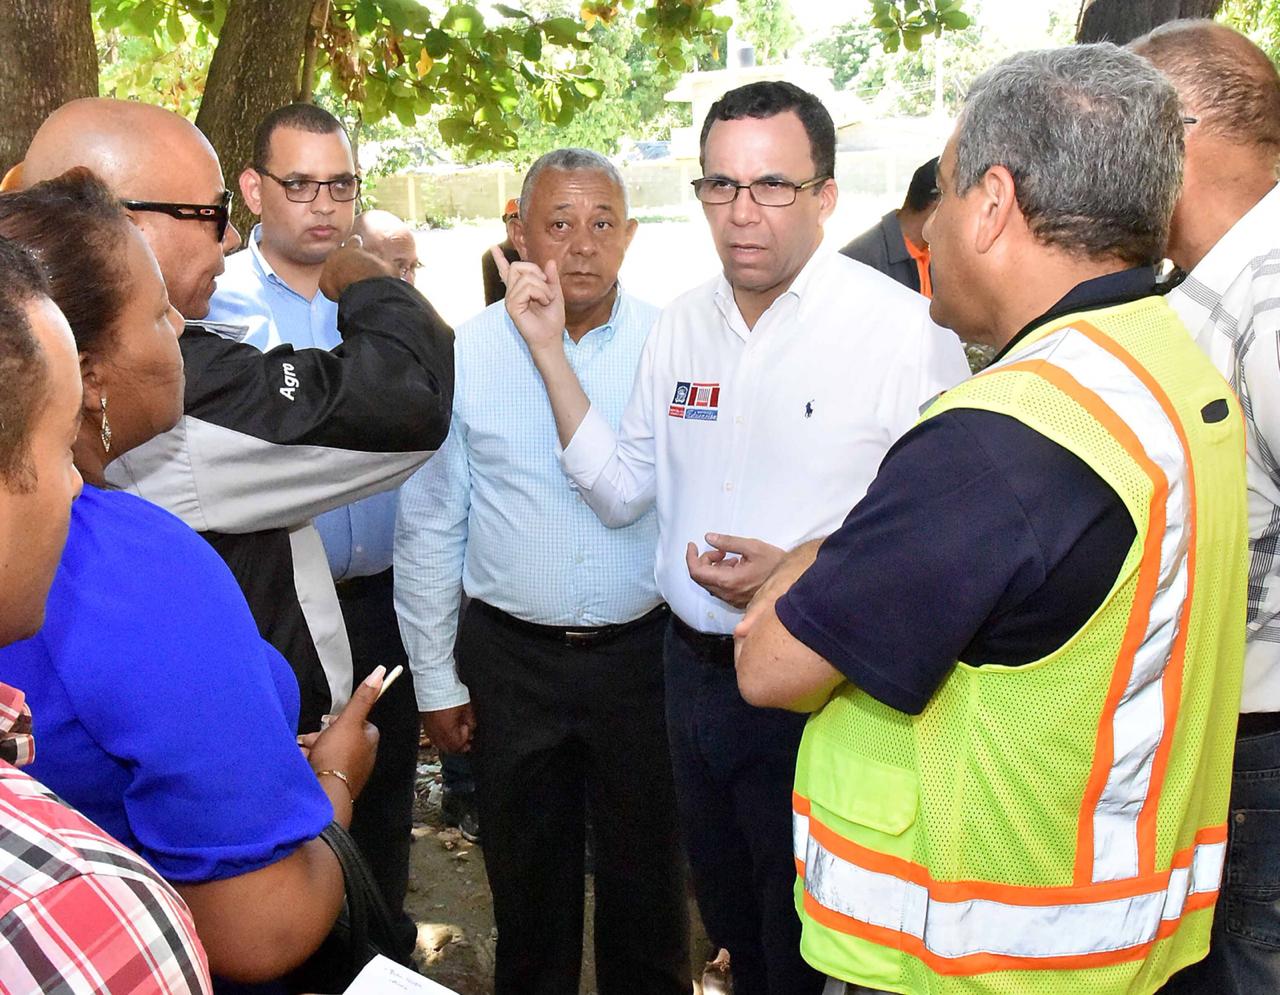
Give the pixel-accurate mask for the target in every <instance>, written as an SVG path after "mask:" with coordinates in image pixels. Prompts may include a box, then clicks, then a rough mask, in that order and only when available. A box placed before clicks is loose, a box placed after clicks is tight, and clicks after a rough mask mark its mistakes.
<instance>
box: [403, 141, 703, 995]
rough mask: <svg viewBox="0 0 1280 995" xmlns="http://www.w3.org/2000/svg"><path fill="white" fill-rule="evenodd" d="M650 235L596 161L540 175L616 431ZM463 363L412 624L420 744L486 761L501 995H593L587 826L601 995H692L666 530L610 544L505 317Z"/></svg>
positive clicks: (426, 474)
mask: <svg viewBox="0 0 1280 995" xmlns="http://www.w3.org/2000/svg"><path fill="white" fill-rule="evenodd" d="M635 227H636V222H635V221H633V220H628V215H627V207H626V192H625V188H624V186H623V182H622V178H621V176H619V174H618V172H617V170H616V169H615V168H614V167H613V166H612V165H611V164H610V163H609V162H608V160H606V159H604V158H603V157H601V156H600V155H598V154H596V153H594V152H587V151H585V150H581V149H561V150H558V151H556V152H552V153H548V154H547V155H546V156H544V157H542V158H541V159H539V160H538V161H537V162H536V163H534V165H533V166H532V167H531V168H530V170H529V173H528V175H527V176H526V177H525V181H524V187H523V190H522V193H521V198H520V220H519V221H517V222H515V223H514V224H513V225H512V229H513V231H512V235H513V240H514V241H515V245H516V248H517V249H518V250H519V252H520V255H521V257H522V258H524V259H531V260H534V261H536V262H538V263H539V265H543V266H546V265H552V264H554V265H557V266H558V267H559V269H560V272H561V273H562V274H563V276H562V281H563V287H564V298H565V304H566V307H565V313H566V328H565V332H564V344H565V351H566V353H567V355H568V357H569V361H570V362H571V363H572V364H573V367H574V369H575V370H576V371H577V374H578V376H579V377H580V378H581V380H582V384H583V387H584V389H585V390H586V392H587V393H588V394H589V395H590V397H591V399H592V401H593V402H594V403H595V404H597V405H599V406H600V408H601V410H602V411H603V412H604V413H605V416H606V417H607V418H611V419H612V420H613V421H614V423H615V424H616V423H617V421H618V419H620V418H621V415H622V411H623V408H624V406H625V404H626V401H627V398H628V396H629V394H630V391H631V384H632V381H633V379H634V376H635V370H636V366H637V364H638V362H639V358H640V353H641V349H642V347H643V344H644V341H645V339H646V337H647V335H648V332H649V329H650V327H651V326H652V325H653V322H654V320H655V319H656V317H657V309H656V308H653V307H651V306H650V305H648V304H644V303H642V302H640V301H638V300H636V299H635V298H633V297H631V296H629V295H628V294H627V293H626V292H625V291H623V290H622V289H620V288H619V287H618V284H617V275H618V268H619V267H620V266H621V264H622V258H623V255H624V253H625V251H626V248H627V246H628V245H629V244H630V241H631V237H632V235H633V233H634V231H635ZM454 352H455V362H456V363H457V364H458V365H459V366H460V367H461V368H462V371H461V372H460V373H459V376H458V390H457V392H456V393H455V395H454V408H453V419H452V423H451V429H450V434H449V437H448V439H447V440H446V442H445V444H444V446H443V447H442V448H441V449H440V451H439V453H437V455H436V457H435V458H434V459H433V460H432V462H431V463H430V464H429V465H428V466H426V467H424V469H423V472H420V473H417V474H415V475H414V476H413V477H411V478H410V479H409V481H407V482H406V483H405V484H404V485H403V487H402V493H401V502H400V518H399V522H398V525H397V530H396V543H395V581H396V607H397V610H398V612H399V616H400V626H401V632H402V634H403V636H404V641H405V647H406V649H407V650H408V653H409V659H410V662H411V666H412V668H413V672H414V686H415V689H416V693H417V696H418V708H419V710H420V712H421V714H422V720H423V726H424V728H425V729H426V731H427V732H428V734H430V735H431V737H432V738H433V740H435V741H436V742H437V743H438V744H440V745H441V747H442V748H445V749H450V750H461V749H466V748H468V746H469V745H470V747H471V756H472V763H473V769H474V771H475V775H476V782H477V794H478V800H479V807H480V822H481V824H482V826H483V827H484V845H485V869H486V873H487V874H488V877H489V884H490V888H491V891H492V893H493V903H494V918H495V921H496V923H497V927H498V947H497V958H496V969H495V973H496V978H495V984H494V991H495V992H496V993H497V995H563V993H565V992H576V991H578V987H579V975H580V973H581V957H582V907H583V887H584V880H583V878H584V875H583V843H584V835H585V821H586V816H587V815H588V813H589V816H590V819H591V823H592V826H593V831H594V844H595V896H596V911H595V951H596V981H597V990H598V991H599V992H600V995H620V993H645V995H677V993H679V995H687V993H688V992H689V990H690V988H691V980H690V976H689V956H688V918H687V906H686V900H685V894H684V883H683V869H682V868H683V864H682V859H681V856H680V849H679V833H678V824H677V820H676V814H675V793H674V785H673V782H672V774H671V762H670V757H669V753H668V748H667V738H666V726H665V720H664V715H663V703H662V702H663V685H662V662H661V661H662V636H663V632H664V629H665V626H666V615H667V612H666V608H665V605H663V604H662V602H661V598H660V596H659V594H658V591H657V587H656V584H655V582H654V570H653V562H654V548H655V543H656V539H657V525H656V522H655V519H654V515H653V513H652V512H650V513H649V514H647V515H645V516H643V517H641V518H640V519H639V520H638V521H636V522H635V523H634V524H632V525H629V526H627V527H626V528H621V529H609V528H606V527H605V526H604V525H602V524H601V523H600V521H599V520H598V519H597V518H596V516H595V515H594V513H593V512H592V511H591V509H590V508H589V507H588V506H587V505H586V504H585V503H584V502H583V501H582V499H581V497H580V496H579V495H578V493H577V491H576V490H574V488H573V486H572V484H571V483H570V482H569V480H568V478H567V477H566V476H565V474H564V472H563V471H562V470H561V469H560V465H559V461H558V448H557V446H556V428H555V423H554V421H553V419H552V414H551V407H550V405H549V404H548V403H547V398H546V392H545V390H544V389H543V387H542V382H541V380H540V379H539V377H538V374H537V371H536V370H535V369H534V366H533V363H532V361H531V359H530V356H529V351H528V349H527V348H526V347H525V345H524V342H523V340H522V339H521V337H520V335H519V333H518V332H517V331H516V329H515V326H514V325H513V324H512V322H511V320H510V318H509V317H508V316H507V312H506V309H505V306H504V304H503V303H502V302H498V303H496V304H493V305H491V306H490V307H488V308H487V309H486V310H485V311H483V312H481V314H479V315H478V316H477V317H475V318H473V319H472V320H471V321H469V322H467V323H465V324H464V325H462V326H461V327H460V328H459V329H458V331H457V338H456V341H455V350H454ZM464 590H465V592H466V594H467V595H468V596H469V597H470V599H471V600H470V603H469V605H468V608H467V610H466V613H465V616H464V617H463V619H462V621H461V625H460V626H459V619H458V614H459V613H458V606H459V601H460V598H461V595H462V593H463V591H464ZM455 637H456V642H457V666H456V667H455V662H454V647H455Z"/></svg>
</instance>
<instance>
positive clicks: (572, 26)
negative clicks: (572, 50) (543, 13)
mask: <svg viewBox="0 0 1280 995" xmlns="http://www.w3.org/2000/svg"><path fill="white" fill-rule="evenodd" d="M542 30H543V31H545V32H546V33H547V40H548V41H550V42H552V43H553V44H556V45H572V44H574V43H575V42H576V41H577V40H578V32H579V31H581V30H582V23H581V22H580V21H575V20H574V19H573V18H572V17H553V18H551V20H549V21H544V22H543V24H542Z"/></svg>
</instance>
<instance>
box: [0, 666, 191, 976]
mask: <svg viewBox="0 0 1280 995" xmlns="http://www.w3.org/2000/svg"><path fill="white" fill-rule="evenodd" d="M30 720H31V713H30V712H29V711H27V709H26V706H25V704H24V702H23V696H22V692H20V691H16V690H15V689H13V688H11V687H8V686H7V685H4V684H0V758H4V759H0V993H3V995H34V993H36V992H42V993H46V995H81V993H89V992H100V993H104V995H108V993H109V995H187V993H208V992H210V991H211V990H212V985H211V984H210V981H209V965H208V962H207V961H206V959H205V954H204V950H203V948H202V947H201V946H200V941H199V939H197V937H196V931H195V926H194V925H193V924H192V921H191V913H190V912H189V911H188V910H187V907H186V905H184V904H183V902H182V899H181V898H179V897H178V895H177V893H176V892H174V891H173V889H172V888H170V887H169V886H168V885H167V884H165V882H164V881H163V880H161V879H160V877H159V876H158V875H157V874H156V873H155V871H153V870H152V869H151V868H150V867H149V866H148V865H147V864H146V863H144V862H143V860H142V858H141V857H139V856H137V855H136V854H134V853H133V852H132V851H130V850H128V849H126V848H125V847H124V846H122V845H121V844H119V843H117V842H116V841H115V840H114V839H112V838H111V837H110V836H108V835H107V834H106V833H104V832H103V831H102V830H101V829H99V828H98V827H97V826H95V825H94V824H93V823H91V822H89V821H88V820H87V819H85V818H84V817H83V816H82V815H80V814H79V813H78V812H76V811H75V810H74V809H71V808H68V807H67V806H66V805H65V804H64V803H63V802H61V801H60V800H59V799H58V798H57V797H56V796H55V795H54V794H53V793H52V792H50V791H49V790H48V789H47V788H45V787H43V786H42V785H41V784H40V783H39V782H38V781H34V780H32V779H31V778H30V777H28V776H27V775H26V774H23V773H22V772H21V771H19V770H17V769H16V768H15V767H13V766H12V765H11V764H10V763H9V762H8V761H9V760H10V759H13V760H19V761H21V762H28V761H29V760H30V759H31V757H32V755H33V749H32V742H31V737H30Z"/></svg>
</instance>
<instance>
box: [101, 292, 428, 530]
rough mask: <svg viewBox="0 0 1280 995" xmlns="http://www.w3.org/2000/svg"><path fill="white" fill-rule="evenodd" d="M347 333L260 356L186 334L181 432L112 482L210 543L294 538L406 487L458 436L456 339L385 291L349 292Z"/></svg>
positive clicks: (120, 466) (118, 467) (117, 470)
mask: <svg viewBox="0 0 1280 995" xmlns="http://www.w3.org/2000/svg"><path fill="white" fill-rule="evenodd" d="M338 328H339V331H340V332H341V333H342V336H343V341H342V344H341V345H339V346H338V347H337V348H336V349H334V350H333V351H332V352H329V351H326V350H323V349H294V348H292V347H291V346H281V347H279V348H277V349H273V350H271V351H270V352H267V353H262V352H259V351H258V350H257V349H255V348H253V347H252V346H249V345H244V344H242V343H238V342H233V341H231V340H230V339H227V338H224V337H223V336H221V335H219V334H217V333H216V332H214V331H211V330H210V329H208V328H205V327H203V326H201V325H199V324H194V325H189V326H188V327H187V330H186V332H185V333H184V334H183V336H182V340H181V345H182V354H183V359H184V361H185V362H186V380H187V383H186V398H185V402H184V415H183V418H182V420H181V421H180V422H179V424H178V425H177V427H176V428H174V429H173V430H171V431H169V432H166V433H164V434H163V435H161V436H158V437H157V438H155V439H152V440H151V441H150V442H148V443H146V444H145V445H143V446H140V447H138V448H137V449H135V450H133V451H132V452H129V453H126V454H125V455H124V456H122V457H120V458H119V459H117V460H116V461H115V462H113V463H112V464H111V465H110V466H109V467H108V473H107V476H108V479H109V480H110V481H111V482H112V483H113V484H116V485H117V486H123V487H127V488H129V489H131V490H133V491H135V492H136V493H138V494H140V495H141V496H142V497H144V498H146V499H147V500H149V501H152V502H154V503H156V504H159V505H161V506H162V507H164V508H167V509H168V510H169V511H171V512H173V513H174V514H176V515H178V517H180V518H182V519H183V520H184V521H186V522H187V523H188V524H189V525H191V526H192V527H193V528H195V529H197V530H198V531H202V532H204V531H210V530H213V531H220V532H249V531H256V530H260V529H266V528H278V527H290V526H294V525H298V524H301V523H302V522H305V521H307V520H308V519H310V518H313V517H315V516H316V515H318V514H320V513H321V512H324V511H328V510H329V509H331V508H336V507H339V506H341V505H344V504H348V503H350V502H351V501H354V500H357V499H358V498H362V497H367V496H368V495H370V494H375V493H377V492H379V491H384V490H388V489H390V488H392V487H395V486H397V485H398V484H400V483H401V482H402V481H403V480H404V479H405V478H406V477H408V476H409V475H410V474H411V473H412V472H413V471H414V470H415V469H417V468H418V467H419V466H421V465H422V463H424V462H425V461H426V459H427V458H428V457H429V456H430V455H431V454H432V453H433V452H434V451H435V450H436V449H437V448H438V447H439V446H440V445H441V444H442V443H443V442H444V439H445V436H446V434H447V433H448V429H449V415H450V411H451V407H452V403H453V333H452V331H451V330H450V328H449V327H448V325H446V324H445V322H444V321H443V320H442V319H441V318H440V316H439V315H438V314H437V313H436V311H435V309H434V308H432V307H431V305H430V304H429V303H427V301H426V299H425V298H423V297H422V295H421V294H419V293H418V292H417V291H416V290H414V289H413V288H412V287H410V286H409V285H408V284H406V283H404V282H403V281H400V280H395V279H391V278H389V277H379V278H377V279H373V280H363V281H361V282H359V283H356V284H353V285H352V286H350V287H349V288H347V290H346V292H345V293H343V295H342V297H341V299H340V300H339V302H338Z"/></svg>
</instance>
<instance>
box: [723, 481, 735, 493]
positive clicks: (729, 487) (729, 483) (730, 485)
mask: <svg viewBox="0 0 1280 995" xmlns="http://www.w3.org/2000/svg"><path fill="white" fill-rule="evenodd" d="M724 489H725V490H726V491H731V490H733V481H732V480H726V481H725V482H724Z"/></svg>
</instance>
